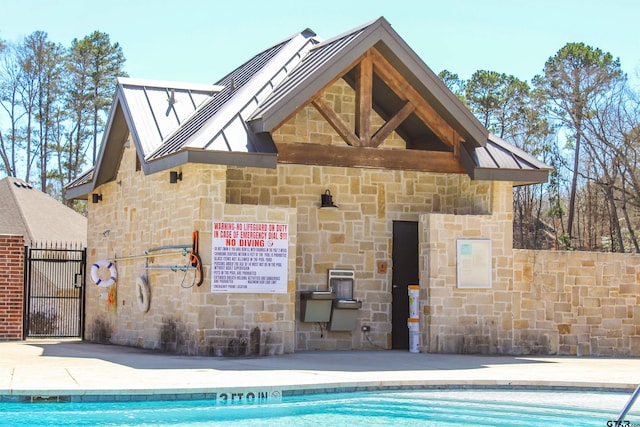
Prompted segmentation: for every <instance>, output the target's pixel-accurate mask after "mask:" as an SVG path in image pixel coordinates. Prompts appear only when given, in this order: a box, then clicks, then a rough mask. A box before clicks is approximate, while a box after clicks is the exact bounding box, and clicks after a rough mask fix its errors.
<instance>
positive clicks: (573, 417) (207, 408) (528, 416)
mask: <svg viewBox="0 0 640 427" xmlns="http://www.w3.org/2000/svg"><path fill="white" fill-rule="evenodd" d="M629 397H630V393H628V394H627V393H606V392H572V391H562V392H558V391H547V390H544V391H522V390H511V391H497V390H490V389H474V390H421V391H380V392H359V393H335V394H319V395H307V396H299V397H284V398H283V399H282V401H281V402H279V403H268V404H234V405H223V404H218V405H216V402H215V401H203V400H195V401H189V400H184V401H141V402H104V403H0V423H1V424H2V425H3V426H30V427H35V426H83V427H84V426H189V427H194V426H212V425H216V426H251V427H258V426H282V425H288V426H350V427H353V426H404V425H411V426H452V425H456V426H528V427H535V426H581V427H583V426H598V427H603V426H606V425H607V422H608V421H612V420H614V419H615V417H616V416H617V414H618V413H619V412H620V410H621V409H622V407H623V406H624V404H625V403H626V402H627V400H628V398H629ZM632 409H635V408H632ZM625 418H626V420H627V421H629V423H630V424H640V412H637V411H632V412H630V413H629V415H628V416H627V417H625ZM609 425H612V424H609Z"/></svg>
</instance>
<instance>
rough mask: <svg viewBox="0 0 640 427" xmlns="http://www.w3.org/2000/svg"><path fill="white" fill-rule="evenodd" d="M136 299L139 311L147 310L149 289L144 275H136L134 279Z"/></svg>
mask: <svg viewBox="0 0 640 427" xmlns="http://www.w3.org/2000/svg"><path fill="white" fill-rule="evenodd" d="M136 300H137V301H138V307H139V308H140V311H142V312H143V313H146V312H147V311H149V304H150V303H151V290H150V289H149V283H147V278H146V277H145V276H138V278H137V279H136Z"/></svg>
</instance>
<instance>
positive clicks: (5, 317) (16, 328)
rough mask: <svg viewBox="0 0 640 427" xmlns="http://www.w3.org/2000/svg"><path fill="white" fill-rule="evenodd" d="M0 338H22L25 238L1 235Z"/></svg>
mask: <svg viewBox="0 0 640 427" xmlns="http://www.w3.org/2000/svg"><path fill="white" fill-rule="evenodd" d="M0 271H2V274H0V340H21V339H22V323H23V321H22V316H23V304H24V238H23V237H22V236H14V235H7V234H1V235H0Z"/></svg>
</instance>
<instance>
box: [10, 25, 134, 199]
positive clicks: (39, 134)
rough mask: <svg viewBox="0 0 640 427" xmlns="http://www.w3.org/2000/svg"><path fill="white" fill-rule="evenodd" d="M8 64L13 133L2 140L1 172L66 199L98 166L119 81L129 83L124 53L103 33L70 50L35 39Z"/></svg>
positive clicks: (13, 48)
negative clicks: (124, 78) (68, 187)
mask: <svg viewBox="0 0 640 427" xmlns="http://www.w3.org/2000/svg"><path fill="white" fill-rule="evenodd" d="M0 44H2V46H3V47H5V44H4V43H0ZM0 57H2V59H3V61H2V63H0V106H1V107H2V109H0V113H5V114H4V117H0V119H2V120H0V123H3V124H4V123H8V124H9V126H10V127H9V129H7V130H5V131H4V132H3V135H4V138H3V139H2V140H0V154H1V156H0V162H1V164H2V166H0V168H1V169H2V170H4V171H5V172H6V173H7V174H8V175H12V176H16V175H17V172H18V171H20V173H24V178H25V180H26V181H29V182H33V181H37V182H39V183H40V184H41V188H42V190H43V191H51V192H52V193H54V194H61V193H62V188H63V186H64V185H65V184H67V183H68V182H69V181H71V180H72V179H74V178H76V177H77V176H78V174H79V173H80V171H81V169H82V168H83V167H85V166H86V165H87V164H88V163H91V162H94V160H95V153H96V151H97V150H96V146H97V139H98V136H99V134H100V133H101V132H102V131H103V130H104V123H105V120H106V116H107V112H108V109H109V108H110V106H111V101H112V99H113V94H114V90H115V84H116V79H117V77H118V76H120V75H126V73H124V70H123V67H124V62H125V58H124V55H123V53H122V49H121V47H120V45H119V44H118V43H111V41H110V40H109V36H108V35H107V34H105V33H101V32H98V31H94V32H93V33H92V34H90V35H88V36H86V37H84V38H82V39H74V40H73V41H72V43H71V46H70V47H68V48H65V47H64V46H62V45H60V44H57V43H54V42H52V41H50V40H49V39H48V36H47V34H46V33H45V32H43V31H35V32H33V33H32V34H30V35H29V36H27V37H25V38H24V39H23V40H22V42H21V43H19V44H7V45H6V47H5V48H4V50H3V51H2V52H0ZM5 119H8V120H5ZM87 154H89V156H87ZM34 170H37V172H34ZM50 180H54V182H50ZM61 197H62V198H63V199H64V194H61Z"/></svg>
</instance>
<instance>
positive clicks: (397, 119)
mask: <svg viewBox="0 0 640 427" xmlns="http://www.w3.org/2000/svg"><path fill="white" fill-rule="evenodd" d="M414 111H415V107H414V106H413V104H411V103H410V102H407V103H406V104H404V106H403V107H402V108H401V109H400V111H398V112H397V113H396V114H395V115H394V116H393V117H392V118H391V119H389V121H387V122H386V123H385V124H384V125H383V126H382V127H381V128H380V129H378V131H377V132H376V133H375V135H373V138H371V145H370V146H371V147H374V148H375V147H378V146H379V145H380V144H382V143H383V142H384V140H385V139H387V137H388V136H389V135H391V133H392V132H393V131H394V130H396V128H397V127H398V126H400V123H402V122H403V121H404V120H405V119H406V118H407V117H409V115H410V114H411V113H413V112H414Z"/></svg>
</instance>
